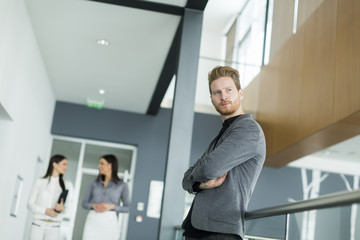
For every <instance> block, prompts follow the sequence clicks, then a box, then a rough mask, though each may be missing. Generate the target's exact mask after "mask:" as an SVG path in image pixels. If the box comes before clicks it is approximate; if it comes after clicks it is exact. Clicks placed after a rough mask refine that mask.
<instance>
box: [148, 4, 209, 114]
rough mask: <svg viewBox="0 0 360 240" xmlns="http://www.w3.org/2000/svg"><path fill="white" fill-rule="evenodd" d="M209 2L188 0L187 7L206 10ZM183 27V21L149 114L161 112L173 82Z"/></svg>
mask: <svg viewBox="0 0 360 240" xmlns="http://www.w3.org/2000/svg"><path fill="white" fill-rule="evenodd" d="M207 2H208V0H188V1H187V4H186V6H185V8H191V9H194V10H200V11H204V9H205V7H206V4H207ZM181 27H182V21H181V22H180V24H179V26H178V29H177V31H176V34H175V37H174V40H173V42H172V44H171V47H170V50H169V52H168V55H167V57H166V61H165V64H164V66H163V69H162V71H161V74H160V77H159V80H158V83H157V85H156V88H155V91H154V93H153V96H152V98H151V101H150V104H149V107H148V110H147V112H146V114H148V115H156V114H157V113H158V112H159V110H160V105H161V102H162V100H163V98H164V96H165V93H166V91H167V89H168V87H169V85H170V83H171V80H172V78H173V76H174V75H175V73H176V71H177V64H178V58H179V47H180V39H181Z"/></svg>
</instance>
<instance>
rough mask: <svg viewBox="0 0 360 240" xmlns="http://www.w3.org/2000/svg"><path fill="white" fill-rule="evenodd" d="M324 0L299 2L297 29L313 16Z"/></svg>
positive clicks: (302, 0)
mask: <svg viewBox="0 0 360 240" xmlns="http://www.w3.org/2000/svg"><path fill="white" fill-rule="evenodd" d="M324 1H325V0H299V8H298V19H297V29H299V28H300V27H301V26H302V25H303V24H304V23H305V21H306V20H307V19H308V18H309V17H310V16H311V15H312V14H313V12H314V11H315V10H316V9H317V8H318V7H319V6H320V5H321V4H322V3H323V2H324Z"/></svg>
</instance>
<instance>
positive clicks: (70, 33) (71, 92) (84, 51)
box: [0, 0, 360, 175]
mask: <svg viewBox="0 0 360 240" xmlns="http://www.w3.org/2000/svg"><path fill="white" fill-rule="evenodd" d="M25 2H26V5H27V8H28V11H29V15H30V19H31V21H32V24H33V27H34V31H35V34H36V38H37V41H38V43H39V47H40V51H41V53H42V56H43V60H44V64H45V66H46V69H47V74H48V77H49V79H50V82H51V84H52V87H53V91H54V94H55V97H56V100H59V101H65V102H71V103H77V104H84V105H86V104H87V101H88V100H90V101H93V102H95V103H100V104H102V105H103V107H104V108H109V109H114V110H121V111H129V112H134V113H139V114H156V113H157V111H158V109H159V108H160V104H161V101H163V97H164V95H165V92H166V89H167V87H165V88H164V87H162V90H159V88H158V86H159V84H160V85H162V86H169V84H170V82H171V78H172V77H163V76H162V74H161V73H162V71H164V70H167V68H166V66H167V65H166V64H167V62H166V61H167V60H166V59H167V56H168V53H169V52H170V48H171V47H172V43H173V40H174V38H175V37H176V31H177V29H178V27H179V24H180V21H181V18H182V13H183V11H184V7H187V8H194V9H200V10H204V19H203V30H202V42H201V50H200V58H201V56H205V57H210V58H221V46H218V48H214V47H213V46H210V47H209V46H208V47H207V48H206V49H205V47H204V46H206V45H209V43H208V42H209V40H211V38H213V37H214V36H216V35H219V36H221V37H222V36H224V33H225V31H226V29H227V27H228V25H229V23H231V19H233V18H234V16H235V15H236V14H237V13H238V12H239V11H240V9H241V8H242V6H243V4H244V2H246V0H226V1H223V0H209V1H207V0H202V1H200V0H152V1H145V0H144V1H140V0H116V1H115V0H97V1H90V0H25ZM99 40H106V41H108V45H99V44H98V43H97V42H98V41H99ZM210 42H211V41H210ZM204 49H205V50H204ZM170 60H172V61H175V60H176V59H175V58H172V59H170ZM216 65H217V64H216ZM172 70H173V71H174V69H172ZM207 71H208V69H207ZM170 73H172V72H171V70H170ZM174 73H175V72H173V73H172V74H174ZM170 75H171V74H168V76H170ZM171 76H172V75H171ZM201 76H203V74H202V75H201ZM205 76H206V75H205ZM202 80H203V79H202ZM199 82H200V81H198V83H199ZM202 82H203V83H202V84H206V81H202ZM198 88H199V85H198ZM100 89H104V90H105V94H100V93H99V90H100ZM171 89H172V88H171V87H170V88H169V90H170V91H172V90H171ZM167 95H169V94H167ZM170 98H171V94H170ZM204 99H206V100H204ZM196 101H197V102H198V101H200V102H201V103H202V104H203V103H204V102H206V101H207V102H208V104H209V106H210V104H211V103H210V100H209V97H208V92H207V87H206V86H205V87H204V86H202V87H200V88H199V89H198V90H197V96H196ZM209 109H212V107H209ZM0 110H1V109H0ZM210 113H214V112H210ZM359 144H360V138H359V137H357V138H353V139H351V140H349V141H347V142H345V143H342V144H339V145H335V146H333V147H331V148H329V149H326V150H323V151H321V152H318V153H315V154H313V155H311V156H307V157H305V158H304V159H300V160H297V161H295V162H293V163H292V164H291V166H294V167H308V168H315V167H317V168H321V169H327V171H336V170H337V169H345V168H344V167H340V168H339V167H336V166H337V165H336V159H338V160H339V159H341V160H344V159H346V162H345V161H341V163H342V164H344V163H345V164H346V165H347V166H348V168H347V169H350V170H346V171H344V173H349V174H350V173H353V174H355V172H354V171H351V169H356V168H354V167H353V165H352V164H353V163H354V162H357V163H358V162H359V161H358V160H359V159H360V152H359V150H358V147H357V146H359ZM315 160H316V161H315ZM315 162H316V163H318V164H314V163H315ZM330 166H334V167H330ZM357 169H360V168H357ZM356 173H357V174H359V175H360V173H358V172H356Z"/></svg>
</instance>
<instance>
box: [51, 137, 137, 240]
mask: <svg viewBox="0 0 360 240" xmlns="http://www.w3.org/2000/svg"><path fill="white" fill-rule="evenodd" d="M54 140H63V141H68V142H74V143H80V144H81V147H80V154H79V159H78V165H77V171H76V178H75V182H74V183H73V185H74V195H73V202H72V205H73V206H72V207H71V212H70V219H69V221H68V225H69V229H70V233H68V234H67V236H71V237H70V239H71V238H72V236H73V229H74V226H75V219H76V212H77V206H78V202H79V197H80V196H79V193H80V187H81V181H82V175H83V173H87V174H89V173H95V172H96V171H97V170H95V169H89V168H84V167H83V163H84V156H85V147H86V145H87V144H92V145H98V146H103V147H113V148H121V149H127V150H131V151H132V157H131V166H130V172H128V171H125V172H118V176H119V177H120V178H122V179H124V182H126V183H127V184H128V186H129V198H130V201H131V197H132V190H133V182H134V181H133V180H134V177H135V166H136V157H137V146H134V145H130V144H122V143H114V142H106V141H100V140H90V139H85V138H76V137H67V136H61V135H52V141H51V144H50V151H49V154H51V149H52V148H53V142H54ZM123 215H124V214H121V215H120V216H121V217H122V219H121V220H120V221H118V222H119V226H120V224H121V225H122V226H121V238H120V240H126V235H127V227H128V218H129V214H126V217H124V216H123Z"/></svg>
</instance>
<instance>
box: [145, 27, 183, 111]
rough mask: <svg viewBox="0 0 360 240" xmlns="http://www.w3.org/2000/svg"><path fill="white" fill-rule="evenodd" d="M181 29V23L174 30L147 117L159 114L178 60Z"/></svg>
mask: <svg viewBox="0 0 360 240" xmlns="http://www.w3.org/2000/svg"><path fill="white" fill-rule="evenodd" d="M181 27H182V21H181V22H180V24H179V26H178V29H177V30H176V33H175V37H174V39H173V42H172V44H171V47H170V50H169V52H168V55H167V57H166V61H165V64H164V66H163V68H162V71H161V74H160V77H159V80H158V82H157V85H156V87H155V91H154V93H153V96H152V98H151V101H150V104H149V107H148V110H147V112H146V114H148V115H156V114H157V113H158V112H159V109H160V105H161V102H162V100H163V98H164V96H165V93H166V91H167V89H168V87H169V85H170V83H171V79H172V78H173V76H174V75H175V73H176V70H177V65H178V58H179V48H180V39H181Z"/></svg>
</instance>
